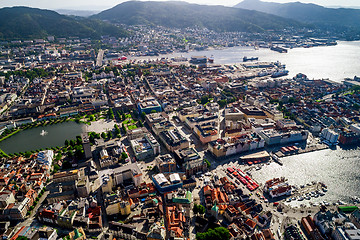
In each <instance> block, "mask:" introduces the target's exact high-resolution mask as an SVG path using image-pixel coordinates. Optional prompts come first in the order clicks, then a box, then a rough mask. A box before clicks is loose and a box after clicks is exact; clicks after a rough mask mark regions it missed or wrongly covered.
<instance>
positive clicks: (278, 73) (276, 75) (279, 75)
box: [271, 69, 289, 78]
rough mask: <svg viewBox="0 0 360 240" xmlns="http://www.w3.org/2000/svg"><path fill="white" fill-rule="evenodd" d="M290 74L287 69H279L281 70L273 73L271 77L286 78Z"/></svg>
mask: <svg viewBox="0 0 360 240" xmlns="http://www.w3.org/2000/svg"><path fill="white" fill-rule="evenodd" d="M288 74H289V71H288V70H286V69H279V70H276V71H275V72H273V73H272V74H271V77H272V78H277V77H282V76H286V75H288Z"/></svg>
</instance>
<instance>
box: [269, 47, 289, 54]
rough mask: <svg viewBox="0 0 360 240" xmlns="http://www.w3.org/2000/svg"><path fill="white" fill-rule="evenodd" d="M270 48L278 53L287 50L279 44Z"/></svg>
mask: <svg viewBox="0 0 360 240" xmlns="http://www.w3.org/2000/svg"><path fill="white" fill-rule="evenodd" d="M270 49H271V50H273V51H275V52H279V53H287V52H288V50H287V49H286V48H282V47H279V46H272V47H271V48H270Z"/></svg>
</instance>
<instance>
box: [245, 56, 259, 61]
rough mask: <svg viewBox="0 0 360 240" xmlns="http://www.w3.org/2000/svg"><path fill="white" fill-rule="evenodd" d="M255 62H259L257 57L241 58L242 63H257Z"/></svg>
mask: <svg viewBox="0 0 360 240" xmlns="http://www.w3.org/2000/svg"><path fill="white" fill-rule="evenodd" d="M257 60H259V58H258V57H249V58H248V57H246V56H245V57H243V62H248V61H257Z"/></svg>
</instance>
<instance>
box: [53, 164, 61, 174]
mask: <svg viewBox="0 0 360 240" xmlns="http://www.w3.org/2000/svg"><path fill="white" fill-rule="evenodd" d="M59 169H60V166H59V165H57V164H54V173H56V172H57V171H59Z"/></svg>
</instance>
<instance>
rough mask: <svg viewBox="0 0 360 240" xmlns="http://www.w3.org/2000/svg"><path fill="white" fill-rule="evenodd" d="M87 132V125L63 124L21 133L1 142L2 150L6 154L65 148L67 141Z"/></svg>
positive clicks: (0, 147)
mask: <svg viewBox="0 0 360 240" xmlns="http://www.w3.org/2000/svg"><path fill="white" fill-rule="evenodd" d="M85 131H86V125H85V124H78V123H75V122H63V123H58V124H54V125H48V126H44V127H41V126H40V127H37V128H32V129H26V130H24V131H20V132H18V133H16V134H15V135H13V136H11V137H9V138H7V139H5V140H4V141H2V142H0V149H1V150H3V151H4V152H5V153H7V154H10V153H18V152H26V151H32V150H36V149H40V148H43V149H45V148H48V147H56V146H63V145H64V142H65V140H66V139H67V140H71V139H75V138H76V136H79V135H80V134H81V133H83V132H85Z"/></svg>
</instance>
